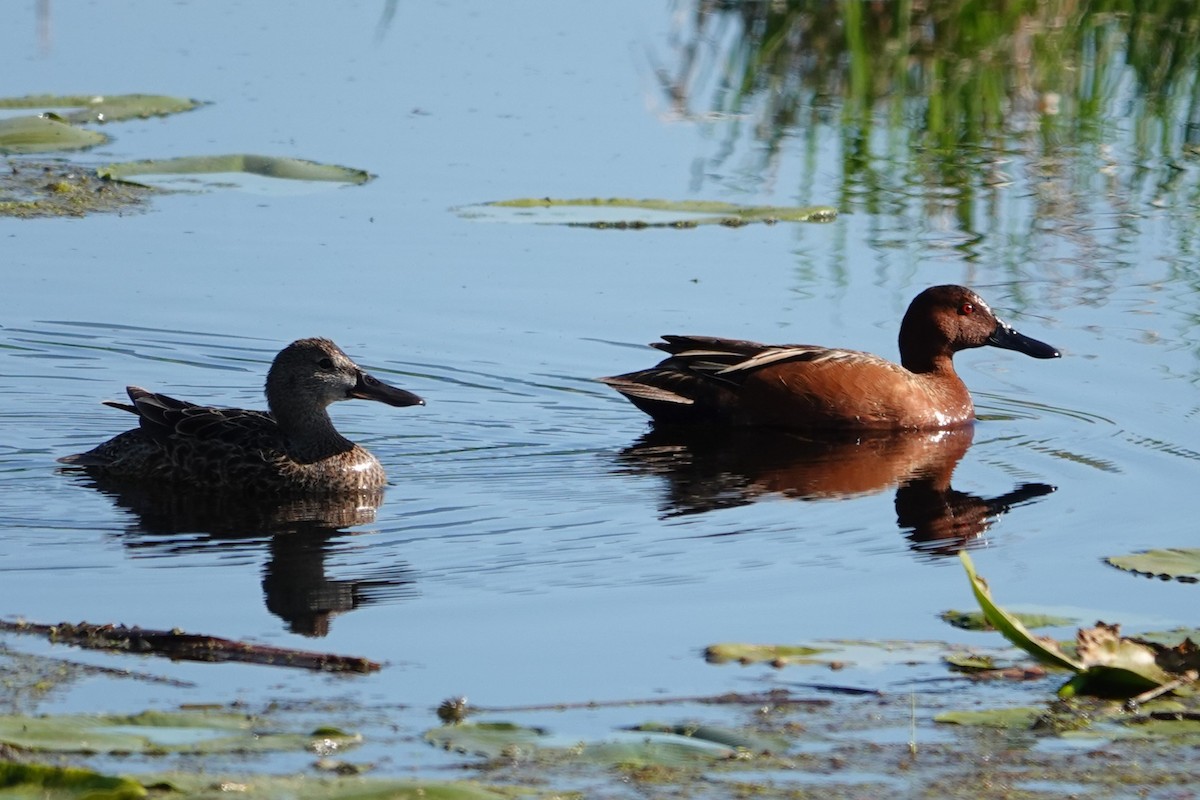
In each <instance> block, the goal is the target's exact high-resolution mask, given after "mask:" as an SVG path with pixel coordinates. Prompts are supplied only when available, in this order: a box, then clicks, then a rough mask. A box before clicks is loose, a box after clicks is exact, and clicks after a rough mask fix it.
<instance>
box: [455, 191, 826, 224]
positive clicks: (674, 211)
mask: <svg viewBox="0 0 1200 800" xmlns="http://www.w3.org/2000/svg"><path fill="white" fill-rule="evenodd" d="M614 209H615V211H614ZM458 212H459V214H460V215H461V216H464V217H467V218H468V219H476V220H483V221H491V222H514V223H538V224H548V225H571V226H577V227H588V228H615V229H631V228H632V229H637V228H694V227H696V226H697V225H725V226H727V227H732V228H737V227H741V226H743V225H749V224H751V223H755V222H762V223H768V224H771V223H776V222H830V221H832V220H834V219H836V217H837V210H836V209H834V208H833V207H831V206H742V205H737V204H735V203H718V202H709V201H702V200H658V199H635V198H628V197H588V198H550V197H525V198H516V199H513V200H497V201H495V202H492V203H480V204H477V205H472V206H464V207H462V208H460V209H458Z"/></svg>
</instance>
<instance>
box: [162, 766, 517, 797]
mask: <svg viewBox="0 0 1200 800" xmlns="http://www.w3.org/2000/svg"><path fill="white" fill-rule="evenodd" d="M141 778H142V780H144V781H145V783H146V784H147V785H148V786H155V787H160V786H161V787H166V788H169V789H170V790H171V791H172V793H173V796H175V797H179V798H187V800H227V799H228V798H229V797H231V796H233V797H237V798H238V800H284V798H286V799H287V800H505V798H508V800H512V798H513V797H514V796H515V795H516V793H512V792H508V791H505V790H492V789H489V788H488V787H486V786H482V785H480V784H477V783H474V782H472V781H455V782H447V783H429V782H425V781H414V780H384V779H373V778H361V777H339V778H329V777H323V776H322V777H312V776H310V775H242V776H215V775H212V774H210V773H206V772H203V771H195V772H187V773H177V772H171V773H164V774H158V775H142V776H141ZM159 794H160V793H158V792H156V796H158V795H159ZM162 796H164V797H171V796H172V795H162Z"/></svg>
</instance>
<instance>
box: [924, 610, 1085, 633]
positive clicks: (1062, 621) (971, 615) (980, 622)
mask: <svg viewBox="0 0 1200 800" xmlns="http://www.w3.org/2000/svg"><path fill="white" fill-rule="evenodd" d="M1008 613H1009V615H1010V616H1012V617H1013V618H1014V619H1017V620H1019V621H1020V622H1021V624H1022V625H1024V626H1025V627H1026V628H1061V627H1063V626H1065V625H1075V624H1077V623H1078V622H1079V620H1076V619H1072V618H1071V617H1056V616H1053V615H1052V614H1023V613H1021V612H1017V611H1010V612H1008ZM938 616H939V617H941V619H942V620H943V621H945V622H948V623H949V624H951V625H953V626H954V627H956V628H961V629H962V630H965V631H994V630H996V628H995V627H993V626H992V624H991V623H989V622H988V621H987V618H986V617H985V616H984V615H983V612H981V611H958V610H955V609H951V610H950V611H943V612H942V613H941V614H939V615H938Z"/></svg>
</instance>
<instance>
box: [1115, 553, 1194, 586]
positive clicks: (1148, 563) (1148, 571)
mask: <svg viewBox="0 0 1200 800" xmlns="http://www.w3.org/2000/svg"><path fill="white" fill-rule="evenodd" d="M1104 560H1105V562H1106V563H1108V564H1110V565H1112V566H1114V567H1116V568H1117V569H1123V570H1127V571H1129V572H1136V573H1138V574H1140V575H1151V576H1154V577H1157V578H1163V579H1164V580H1167V579H1171V578H1174V579H1175V580H1177V581H1182V582H1184V583H1196V582H1198V581H1200V548H1196V547H1172V548H1167V549H1163V550H1144V551H1142V552H1140V553H1130V554H1129V555H1124V556H1109V557H1108V558H1106V559H1104Z"/></svg>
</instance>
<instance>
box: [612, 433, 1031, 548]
mask: <svg viewBox="0 0 1200 800" xmlns="http://www.w3.org/2000/svg"><path fill="white" fill-rule="evenodd" d="M973 434H974V428H973V427H971V426H967V427H963V428H956V429H953V430H946V431H934V432H927V433H908V434H901V435H893V436H876V437H863V438H813V437H811V436H802V435H799V434H796V433H790V432H787V431H774V430H773V431H764V430H729V429H726V430H712V429H709V430H695V429H691V428H674V427H667V428H656V429H654V430H652V431H651V432H649V433H647V434H646V435H645V436H643V437H642V438H641V439H639V440H638V441H637V442H636V443H635V444H634V445H633V446H632V447H630V448H628V449H626V450H625V451H623V452H622V453H621V454H620V456H619V462H620V463H621V464H622V465H624V466H626V467H627V468H629V469H630V470H631V471H635V472H639V473H651V474H655V475H660V476H662V477H663V478H664V479H665V480H666V481H667V485H668V498H667V503H666V509H665V510H666V512H667V514H668V515H678V514H693V513H701V512H705V511H711V510H714V509H718V508H729V507H734V506H739V505H744V504H747V503H752V502H754V501H755V500H757V499H759V498H760V497H763V496H769V495H783V496H785V497H791V498H796V499H801V500H815V499H823V498H844V497H853V496H855V495H864V494H874V493H877V492H881V491H884V490H886V489H888V488H890V487H893V486H894V487H896V514H897V522H898V523H899V525H900V527H901V528H902V529H904V530H905V531H907V532H908V533H907V535H908V538H909V539H910V541H912V542H913V546H914V548H915V549H922V550H925V549H927V546H926V545H924V544H923V543H925V542H936V543H937V546H936V547H935V548H934V550H935V552H939V553H942V552H953V551H955V550H957V549H958V548H960V547H964V546H969V544H970V541H971V540H972V539H974V538H975V537H977V536H979V535H980V534H982V533H983V532H984V531H985V530H987V527H988V525H989V524H990V523H991V521H992V520H993V519H994V518H995V517H996V516H998V515H1000V514H1003V513H1004V512H1005V511H1007V510H1008V509H1009V508H1011V507H1012V506H1014V505H1017V504H1019V503H1022V502H1026V501H1029V500H1033V499H1035V498H1037V497H1040V496H1041V495H1044V494H1048V493H1050V492H1052V491H1054V487H1052V486H1048V485H1046V484H1021V485H1019V486H1017V487H1015V488H1014V489H1013V491H1011V492H1008V493H1007V494H1004V495H1002V496H1000V497H998V498H994V499H986V498H981V497H976V496H974V495H970V494H967V493H965V492H959V491H956V490H954V489H953V488H951V486H950V478H951V476H952V474H953V473H954V468H955V467H956V466H957V465H958V462H959V461H960V460H961V459H962V457H963V455H964V454H965V453H966V452H967V449H968V448H969V447H970V446H971V439H972V436H973Z"/></svg>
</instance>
